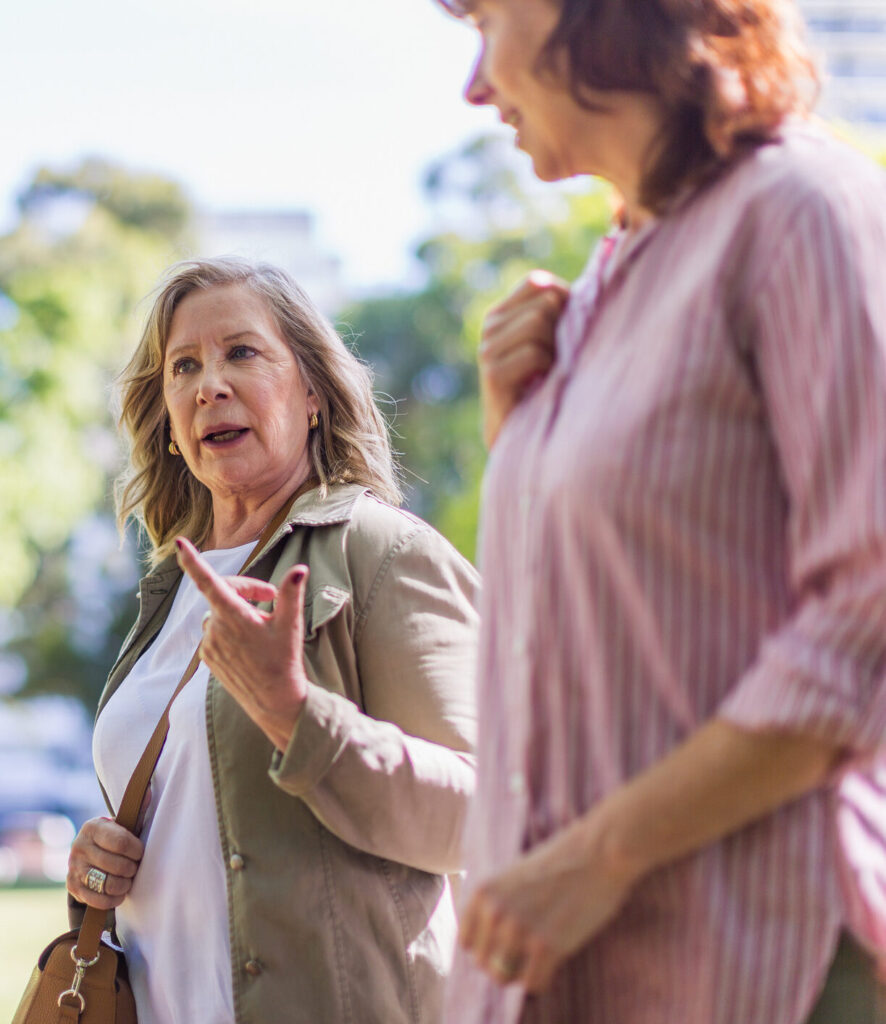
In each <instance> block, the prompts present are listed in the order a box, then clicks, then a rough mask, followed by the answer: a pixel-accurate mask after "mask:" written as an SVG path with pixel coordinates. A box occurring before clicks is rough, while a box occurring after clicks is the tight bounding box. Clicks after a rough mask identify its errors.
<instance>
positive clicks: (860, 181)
mask: <svg viewBox="0 0 886 1024" xmlns="http://www.w3.org/2000/svg"><path fill="white" fill-rule="evenodd" d="M718 191H719V192H720V193H721V197H722V199H723V200H724V201H726V202H728V203H731V204H733V206H734V208H735V209H736V212H738V211H739V210H744V211H745V212H751V213H753V212H754V211H756V212H757V214H758V215H759V216H761V217H763V218H768V217H769V216H770V215H772V214H778V215H779V216H778V218H777V219H779V220H781V219H782V218H784V217H785V216H786V215H793V214H794V213H799V212H800V211H801V210H802V209H803V208H804V207H806V208H809V207H817V208H819V209H831V210H833V211H834V212H835V214H838V215H840V216H844V217H849V218H851V217H852V216H853V215H855V214H859V213H862V211H863V212H864V215H866V216H867V215H871V216H874V217H875V218H878V219H879V218H882V217H883V216H884V202H883V200H884V196H886V171H884V169H883V167H881V166H880V165H879V164H877V163H876V162H875V161H874V160H872V159H870V158H869V157H868V156H866V155H865V154H864V153H862V152H861V151H860V150H858V149H856V148H855V147H854V146H852V145H850V144H849V143H848V142H845V141H843V140H841V139H839V138H838V137H837V136H836V135H834V133H833V132H832V131H831V130H830V129H829V128H828V127H827V126H825V125H823V124H818V123H816V122H804V121H794V122H790V123H788V124H786V125H785V126H784V127H783V128H782V129H781V131H780V132H779V133H778V135H777V136H776V137H775V138H774V139H773V141H772V142H771V143H769V144H767V145H763V146H760V147H759V148H758V149H756V150H754V152H753V153H751V154H750V155H749V156H748V157H746V158H745V159H744V160H742V161H740V162H739V164H738V165H737V166H736V167H735V168H734V169H733V171H732V172H731V173H730V174H728V175H727V176H726V178H725V179H724V181H723V182H722V183H721V186H720V188H719V189H718Z"/></svg>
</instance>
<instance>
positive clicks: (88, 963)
mask: <svg viewBox="0 0 886 1024" xmlns="http://www.w3.org/2000/svg"><path fill="white" fill-rule="evenodd" d="M99 956H100V954H99V953H96V954H95V956H94V957H93V958H92V959H91V960H84V959H83V958H82V957H79V956H77V947H76V946H72V947H71V959H72V960H73V961H74V980H73V981H72V982H71V987H70V988H68V989H65V991H64V992H62V994H61V995H60V996H59V997H58V1005H59V1006H61V1005H62V1001H63V1000H64V998H65V996H73V997H74V998H76V999H79V1000H80V1013H81V1014H82V1013H83V1011H84V1010H85V1009H86V1000H85V999H84V998H83V993H82V992H81V991H80V986H81V985H82V984H83V977H84V975H85V974H86V970H87V968H89V967H92V966H93V964H97V963H98V959H99Z"/></svg>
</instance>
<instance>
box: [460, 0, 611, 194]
mask: <svg viewBox="0 0 886 1024" xmlns="http://www.w3.org/2000/svg"><path fill="white" fill-rule="evenodd" d="M559 15H560V8H559V5H558V4H557V3H556V2H555V0H478V2H477V3H476V4H473V5H472V11H471V16H470V20H471V21H472V22H473V24H474V25H475V27H476V28H477V30H478V32H479V33H480V39H481V43H480V53H479V55H478V57H477V62H476V64H475V65H474V69H473V71H472V73H471V77H470V79H469V81H468V83H467V86H466V87H465V97H466V99H467V100H468V102H469V103H474V104H478V105H483V104H491V105H492V106H494V107H496V108H497V109H498V112H499V115H500V117H501V119H502V121H504V122H505V123H506V124H509V125H511V126H512V127H513V128H515V129H516V131H517V140H516V142H517V145H518V146H519V147H520V148H521V149H522V150H525V152H526V153H528V154H529V156H530V157H531V158H532V162H533V166H534V168H535V173H536V174H537V175H538V177H539V178H541V179H542V180H544V181H556V180H558V179H559V178H565V177H568V176H570V175H572V174H577V173H585V172H586V171H587V170H588V169H587V168H582V167H579V166H577V154H576V152H575V144H576V139H577V135H579V134H583V133H584V132H586V131H587V127H588V126H587V121H588V111H587V110H586V109H585V108H583V107H581V106H579V104H578V103H576V102H575V100H574V99H573V97H572V96H571V94H570V93H569V91H568V89H567V88H566V86H565V84H562V83H561V82H559V81H557V80H556V78H555V76H554V75H553V73H552V72H551V71H549V70H545V71H544V72H540V71H539V55H540V53H541V51H542V48H543V47H544V44H545V42H546V41H547V39H548V37H549V36H550V34H551V32H552V31H553V30H554V28H555V26H556V24H557V21H558V19H559ZM596 116H597V119H598V120H599V114H598V115H596Z"/></svg>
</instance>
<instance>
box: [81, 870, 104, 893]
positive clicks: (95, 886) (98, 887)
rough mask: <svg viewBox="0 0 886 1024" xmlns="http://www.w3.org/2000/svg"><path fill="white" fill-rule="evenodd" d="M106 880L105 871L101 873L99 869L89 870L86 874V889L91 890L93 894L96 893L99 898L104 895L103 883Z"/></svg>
mask: <svg viewBox="0 0 886 1024" xmlns="http://www.w3.org/2000/svg"><path fill="white" fill-rule="evenodd" d="M107 880H108V873H107V871H102V870H101V868H90V869H89V870H88V871H87V872H86V878H85V882H86V887H87V889H91V890H92V891H93V892H97V893H98V894H99V896H103V895H104V893H105V882H107Z"/></svg>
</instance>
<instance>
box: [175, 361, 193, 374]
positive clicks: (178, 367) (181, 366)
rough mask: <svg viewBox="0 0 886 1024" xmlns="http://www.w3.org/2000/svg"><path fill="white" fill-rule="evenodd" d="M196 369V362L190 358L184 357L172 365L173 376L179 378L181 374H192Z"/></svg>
mask: <svg viewBox="0 0 886 1024" xmlns="http://www.w3.org/2000/svg"><path fill="white" fill-rule="evenodd" d="M193 368H194V360H193V359H191V357H190V356H182V358H181V359H176V361H175V362H174V363H173V364H172V376H173V377H177V376H178V375H179V374H181V373H190V371H191V370H193Z"/></svg>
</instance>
